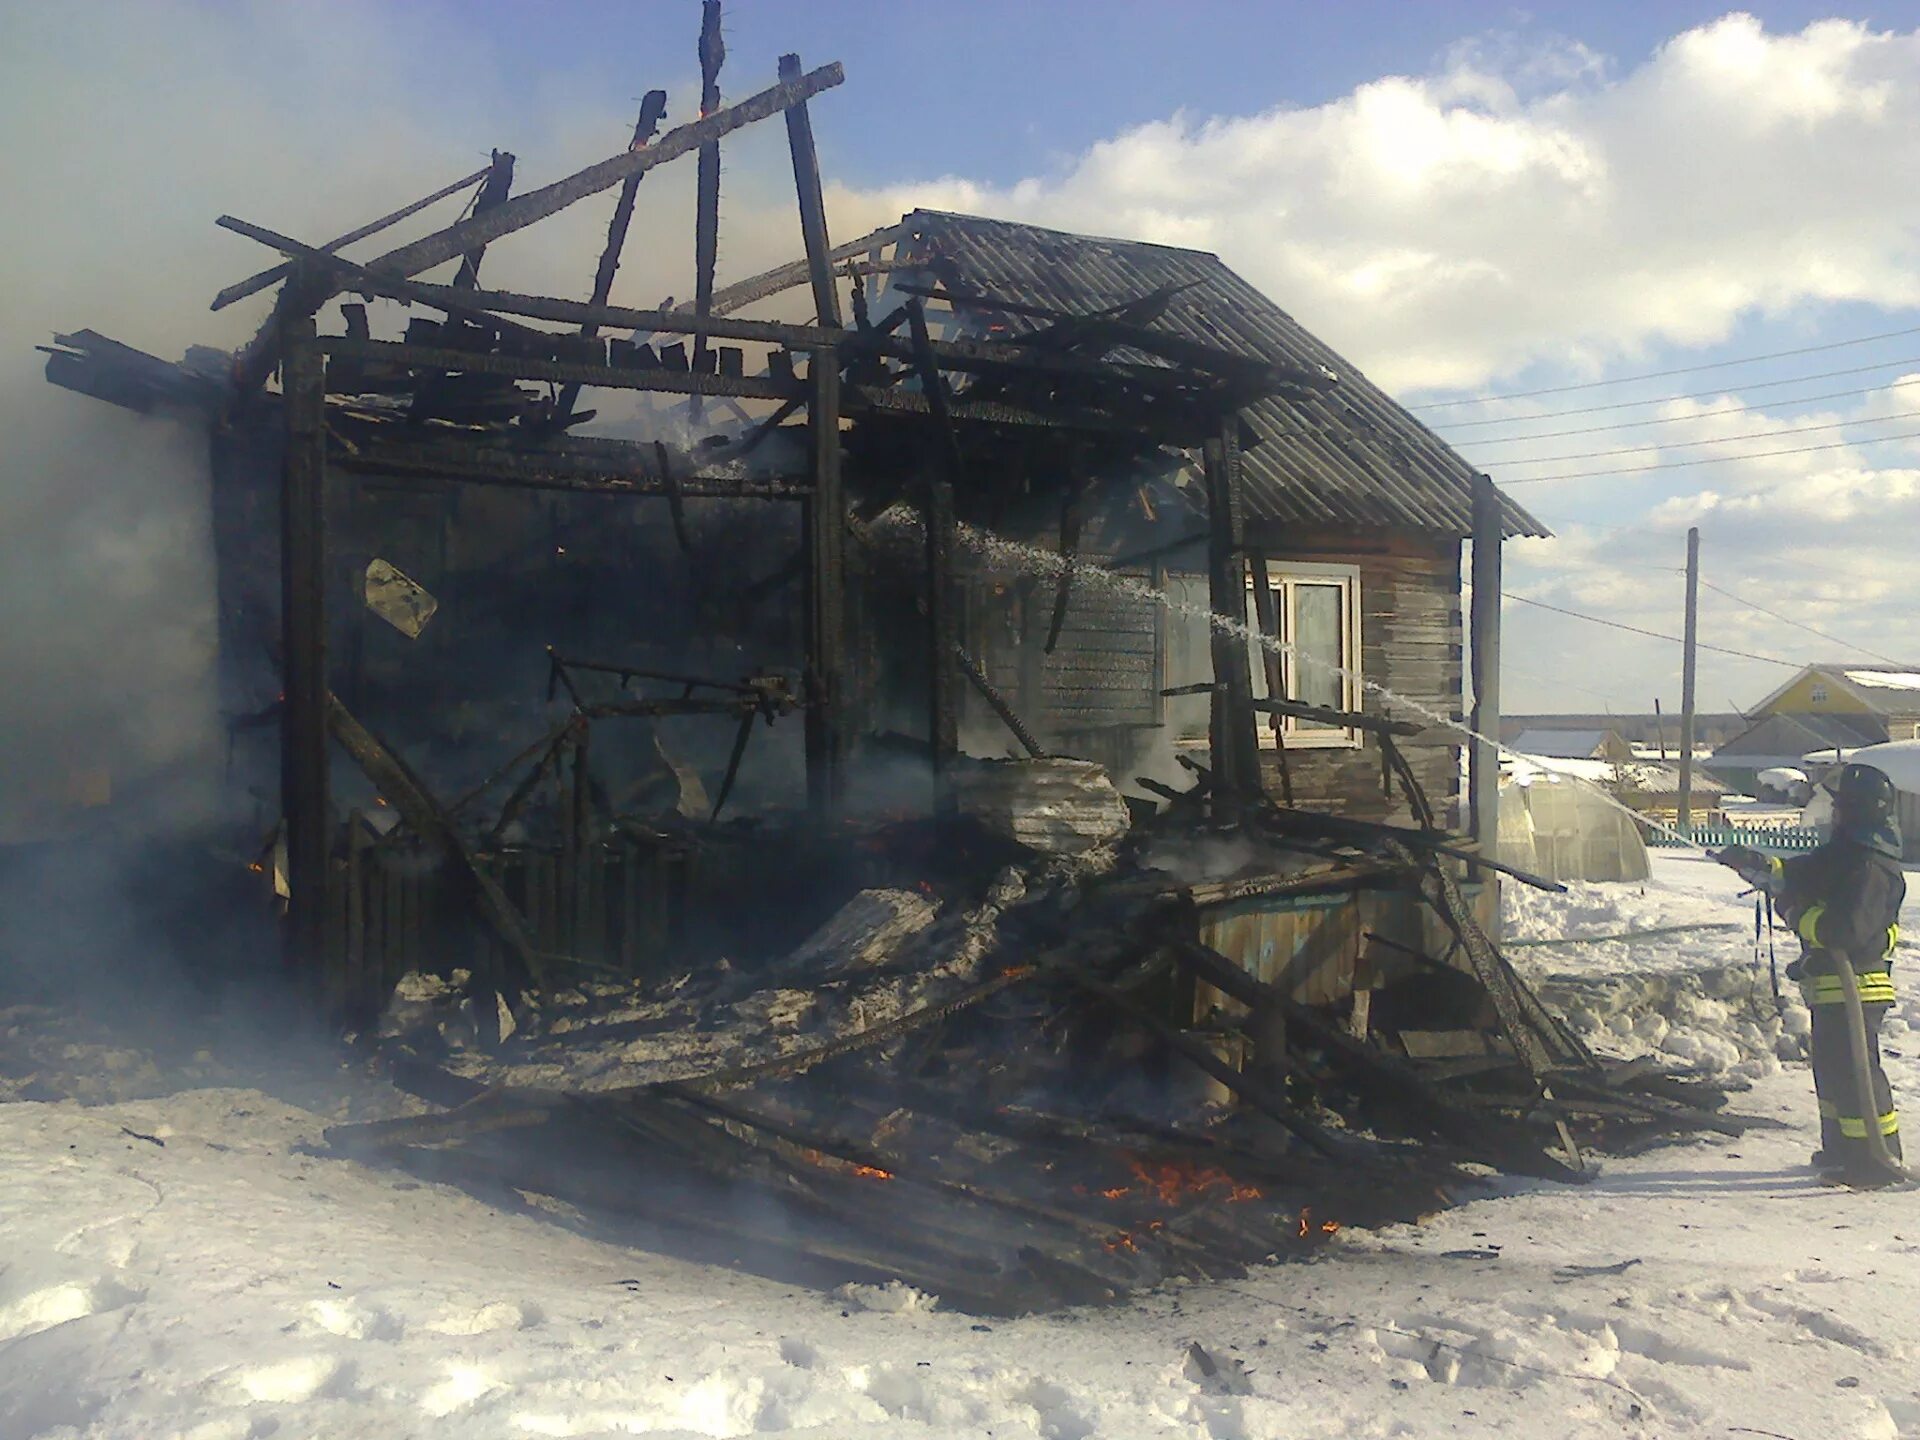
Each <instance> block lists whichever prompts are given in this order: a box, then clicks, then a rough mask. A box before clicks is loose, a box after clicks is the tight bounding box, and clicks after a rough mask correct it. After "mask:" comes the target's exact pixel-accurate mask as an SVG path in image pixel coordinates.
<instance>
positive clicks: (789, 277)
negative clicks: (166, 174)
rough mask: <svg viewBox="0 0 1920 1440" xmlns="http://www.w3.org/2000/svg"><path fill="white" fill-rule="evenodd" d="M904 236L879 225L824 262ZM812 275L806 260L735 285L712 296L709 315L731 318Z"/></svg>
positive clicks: (903, 230) (899, 227) (899, 229)
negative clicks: (729, 316)
mask: <svg viewBox="0 0 1920 1440" xmlns="http://www.w3.org/2000/svg"><path fill="white" fill-rule="evenodd" d="M907 233H908V231H907V226H906V225H905V224H893V225H883V226H881V227H880V228H879V229H878V230H874V231H872V232H870V233H868V234H866V235H862V236H861V237H860V238H859V239H857V240H849V241H847V242H846V243H844V244H841V245H836V246H834V247H833V248H832V249H831V250H829V251H828V252H827V259H828V261H829V263H832V264H838V263H839V262H840V261H842V260H845V259H848V258H850V257H851V256H854V255H858V254H860V253H861V251H863V250H872V251H878V250H879V249H880V248H881V247H882V246H885V245H891V244H893V243H894V242H895V241H896V240H899V239H902V238H903V237H904V236H905V235H906V234H907ZM812 273H813V272H812V260H811V259H810V258H809V259H803V260H794V261H790V262H789V263H788V264H785V265H779V266H776V267H775V268H773V269H772V270H768V271H765V272H763V273H762V274H759V275H753V276H749V277H748V278H747V279H745V280H738V281H735V282H734V283H733V284H731V285H728V286H725V287H724V288H722V289H721V290H719V291H717V292H715V294H714V297H713V313H714V314H715V315H731V314H732V313H733V312H734V311H736V310H743V309H745V308H746V307H747V306H749V305H751V304H753V303H754V302H755V301H758V300H765V299H767V298H768V297H769V296H773V295H778V294H780V293H781V292H782V291H783V290H791V289H792V288H793V287H794V286H796V285H804V284H806V283H807V282H808V281H809V280H810V279H811V278H812ZM681 308H682V309H690V308H691V307H690V306H682V307H681Z"/></svg>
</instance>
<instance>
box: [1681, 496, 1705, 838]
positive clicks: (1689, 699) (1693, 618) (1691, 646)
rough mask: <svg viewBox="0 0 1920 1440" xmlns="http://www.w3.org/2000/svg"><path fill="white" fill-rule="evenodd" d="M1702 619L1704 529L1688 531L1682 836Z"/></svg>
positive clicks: (1689, 793)
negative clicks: (1695, 672) (1701, 562)
mask: <svg viewBox="0 0 1920 1440" xmlns="http://www.w3.org/2000/svg"><path fill="white" fill-rule="evenodd" d="M1699 620H1700V527H1699V526H1697V525H1696V526H1694V527H1693V528H1692V529H1690V530H1689V531H1687V629H1686V641H1685V648H1684V649H1683V650H1682V651H1681V655H1680V813H1679V817H1678V819H1679V824H1680V833H1681V834H1682V835H1690V834H1692V833H1693V672H1694V663H1695V638H1696V632H1697V630H1698V627H1699Z"/></svg>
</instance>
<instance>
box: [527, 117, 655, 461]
mask: <svg viewBox="0 0 1920 1440" xmlns="http://www.w3.org/2000/svg"><path fill="white" fill-rule="evenodd" d="M666 113H667V92H666V91H664V90H649V91H648V92H647V93H646V98H644V99H643V100H641V102H640V117H639V118H638V119H637V120H635V121H634V122H633V144H632V145H631V146H630V147H629V148H630V149H633V150H638V149H640V148H641V147H642V146H644V145H645V144H646V143H647V142H648V141H649V140H651V139H652V138H653V136H654V133H655V132H656V131H658V130H659V128H660V121H661V118H662V117H663V116H665V114H666ZM642 178H643V176H642V175H640V174H635V175H629V176H628V177H627V178H626V179H625V180H623V181H622V182H621V184H620V198H619V199H618V200H616V201H615V202H614V206H613V219H611V220H610V221H608V222H607V243H606V247H605V248H604V249H603V250H601V252H600V264H599V266H598V268H596V269H595V270H594V272H593V298H592V300H591V301H590V302H589V303H590V304H592V305H595V306H600V305H605V304H606V303H607V300H608V298H609V297H610V296H611V295H612V294H613V277H614V276H615V275H616V274H617V273H618V272H619V269H620V255H621V252H622V251H624V250H625V249H626V248H627V230H628V229H629V228H630V227H631V226H632V224H633V205H634V199H635V197H636V196H637V195H638V194H639V193H640V181H641V179H642ZM599 333H600V322H599V321H598V320H591V319H590V320H583V321H581V322H580V336H581V338H582V339H584V340H591V339H593V338H594V337H595V336H597V335H598V334H599ZM579 401H580V386H579V385H578V384H569V385H566V386H564V387H562V389H561V391H560V398H559V400H558V401H556V402H555V404H554V407H553V413H554V423H555V425H556V426H558V427H562V428H564V427H565V425H566V423H567V420H568V419H569V418H570V417H571V416H572V414H573V407H574V406H575V405H577V404H578V403H579Z"/></svg>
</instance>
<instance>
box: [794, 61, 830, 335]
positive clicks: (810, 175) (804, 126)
mask: <svg viewBox="0 0 1920 1440" xmlns="http://www.w3.org/2000/svg"><path fill="white" fill-rule="evenodd" d="M800 79H801V75H800V57H799V56H798V55H782V56H781V57H780V83H781V84H783V85H798V84H799V83H800ZM787 146H788V148H789V149H791V150H792V151H793V188H794V191H795V193H796V194H798V195H799V197H800V237H801V239H802V240H803V241H804V242H805V243H806V247H807V278H808V279H809V280H810V281H812V283H813V309H814V314H815V316H816V318H818V320H819V322H820V323H821V324H822V325H832V326H835V327H838V326H839V325H840V323H841V320H840V292H839V291H838V290H836V289H835V288H834V283H833V247H832V246H831V245H829V244H828V243H827V209H826V202H825V200H824V199H823V198H822V196H821V193H820V158H819V156H818V155H816V154H815V153H814V148H813V119H812V117H811V116H810V115H808V113H807V102H806V101H805V100H804V99H803V100H801V101H799V102H798V103H796V104H794V105H792V106H790V107H788V109H787Z"/></svg>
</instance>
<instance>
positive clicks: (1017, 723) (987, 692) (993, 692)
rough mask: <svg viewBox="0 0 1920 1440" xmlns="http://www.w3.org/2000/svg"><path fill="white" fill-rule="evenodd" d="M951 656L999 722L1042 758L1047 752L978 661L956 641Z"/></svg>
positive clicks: (1036, 755) (1029, 752)
mask: <svg viewBox="0 0 1920 1440" xmlns="http://www.w3.org/2000/svg"><path fill="white" fill-rule="evenodd" d="M953 658H954V660H955V661H956V662H957V663H958V664H959V666H960V673H961V674H962V675H965V676H966V677H967V679H968V680H970V681H972V682H973V688H974V689H975V690H977V691H979V692H980V698H981V699H982V700H985V701H986V702H987V706H988V708H989V709H991V710H992V711H993V713H994V714H995V715H998V716H999V717H1000V723H1001V724H1002V725H1005V726H1006V727H1007V729H1008V730H1009V731H1010V732H1011V733H1012V735H1013V738H1014V739H1016V740H1018V741H1019V742H1020V744H1021V746H1022V748H1024V749H1025V750H1026V752H1027V754H1029V755H1031V756H1033V758H1034V759H1036V760H1039V759H1042V758H1044V757H1045V755H1046V753H1047V752H1046V751H1045V750H1044V749H1043V748H1042V747H1041V745H1040V742H1039V741H1038V740H1036V739H1035V738H1034V735H1033V731H1031V730H1029V729H1028V728H1027V726H1026V722H1025V721H1023V720H1021V718H1020V717H1019V715H1018V714H1016V713H1015V711H1014V708H1013V706H1011V705H1009V704H1008V703H1007V697H1006V696H1004V695H1002V694H1001V693H1000V691H999V690H998V689H997V688H996V687H995V686H994V683H993V682H992V681H991V680H989V679H987V672H986V671H985V670H983V669H981V668H980V662H979V661H978V660H976V659H974V658H973V656H971V655H969V654H968V653H967V650H966V647H965V646H963V645H961V644H960V643H959V642H958V641H955V642H954V646H953Z"/></svg>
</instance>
